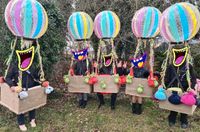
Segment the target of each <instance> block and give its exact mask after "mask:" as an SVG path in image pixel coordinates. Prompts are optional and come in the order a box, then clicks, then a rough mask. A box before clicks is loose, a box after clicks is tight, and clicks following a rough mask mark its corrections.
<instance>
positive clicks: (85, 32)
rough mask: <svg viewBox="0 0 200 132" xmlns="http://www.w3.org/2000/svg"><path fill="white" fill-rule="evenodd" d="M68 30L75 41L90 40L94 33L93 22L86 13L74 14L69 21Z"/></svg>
mask: <svg viewBox="0 0 200 132" xmlns="http://www.w3.org/2000/svg"><path fill="white" fill-rule="evenodd" d="M67 28H68V31H69V33H70V34H71V35H72V36H73V38H74V39H76V40H82V39H89V38H90V37H91V36H92V33H93V20H92V18H91V17H90V16H89V15H88V14H87V13H85V12H74V13H72V15H71V16H70V17H69V19H68V24H67Z"/></svg>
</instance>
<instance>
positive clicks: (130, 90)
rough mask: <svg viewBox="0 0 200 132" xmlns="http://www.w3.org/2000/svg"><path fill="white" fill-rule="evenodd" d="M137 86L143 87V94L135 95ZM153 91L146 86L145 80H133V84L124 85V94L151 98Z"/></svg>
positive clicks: (153, 89)
mask: <svg viewBox="0 0 200 132" xmlns="http://www.w3.org/2000/svg"><path fill="white" fill-rule="evenodd" d="M139 85H142V86H144V92H143V93H142V94H139V93H137V88H138V86H139ZM155 91H156V89H155V88H151V87H149V86H148V81H147V79H146V78H133V82H132V83H131V84H126V90H125V94H127V95H133V96H138V97H146V98H151V97H153V94H154V92H155Z"/></svg>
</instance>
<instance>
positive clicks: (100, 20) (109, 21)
mask: <svg viewBox="0 0 200 132" xmlns="http://www.w3.org/2000/svg"><path fill="white" fill-rule="evenodd" d="M119 31H120V20H119V17H118V16H117V15H116V14H115V13H114V12H112V11H102V12H100V13H99V14H98V15H97V16H96V17H95V20H94V32H95V34H96V36H97V37H98V38H99V39H101V38H115V37H116V36H117V35H118V33H119Z"/></svg>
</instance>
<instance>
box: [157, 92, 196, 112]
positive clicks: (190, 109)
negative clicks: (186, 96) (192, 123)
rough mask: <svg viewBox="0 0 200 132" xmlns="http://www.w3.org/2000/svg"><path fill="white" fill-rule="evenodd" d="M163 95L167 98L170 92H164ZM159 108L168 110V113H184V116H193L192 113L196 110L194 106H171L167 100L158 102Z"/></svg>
mask: <svg viewBox="0 0 200 132" xmlns="http://www.w3.org/2000/svg"><path fill="white" fill-rule="evenodd" d="M165 93H166V95H167V97H169V96H170V95H171V91H167V90H166V92H165ZM159 107H160V108H161V109H166V110H169V111H176V112H179V113H184V114H188V115H193V113H194V111H195V109H196V105H193V106H187V105H184V104H179V105H174V104H171V103H170V102H169V101H168V98H167V100H165V101H160V102H159Z"/></svg>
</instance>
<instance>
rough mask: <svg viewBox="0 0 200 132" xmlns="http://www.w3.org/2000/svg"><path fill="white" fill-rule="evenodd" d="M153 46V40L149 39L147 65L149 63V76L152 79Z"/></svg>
mask: <svg viewBox="0 0 200 132" xmlns="http://www.w3.org/2000/svg"><path fill="white" fill-rule="evenodd" d="M153 46H154V40H153V39H150V54H149V57H150V60H149V65H150V77H151V79H153V66H154V50H153Z"/></svg>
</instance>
